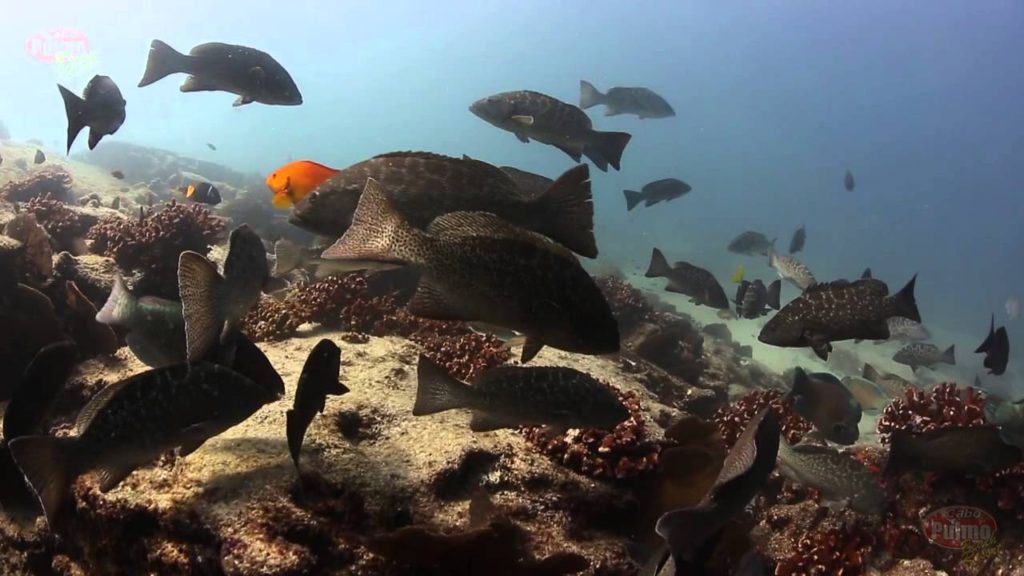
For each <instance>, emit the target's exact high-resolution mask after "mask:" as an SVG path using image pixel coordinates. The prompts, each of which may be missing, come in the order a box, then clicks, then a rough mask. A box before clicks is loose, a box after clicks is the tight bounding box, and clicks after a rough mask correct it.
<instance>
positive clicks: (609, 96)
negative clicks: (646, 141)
mask: <svg viewBox="0 0 1024 576" xmlns="http://www.w3.org/2000/svg"><path fill="white" fill-rule="evenodd" d="M602 104H603V105H604V107H605V108H604V115H605V116H617V115H619V114H635V115H636V116H638V117H639V118H640V119H641V120H643V119H644V118H669V117H671V116H675V115H676V112H675V110H673V109H672V106H671V105H669V103H668V102H666V101H665V99H664V98H662V97H661V96H659V95H658V94H656V93H655V92H654V91H653V90H651V89H650V88H639V87H630V86H616V87H614V88H609V89H608V92H605V93H603V94H602V93H601V91H600V90H598V89H597V88H595V87H594V85H593V84H591V83H590V82H587V81H586V80H580V108H582V109H584V110H586V109H588V108H592V107H594V106H600V105H602Z"/></svg>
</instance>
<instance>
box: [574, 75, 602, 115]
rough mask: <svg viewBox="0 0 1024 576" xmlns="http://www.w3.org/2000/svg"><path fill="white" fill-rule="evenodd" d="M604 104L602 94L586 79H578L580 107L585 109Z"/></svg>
mask: <svg viewBox="0 0 1024 576" xmlns="http://www.w3.org/2000/svg"><path fill="white" fill-rule="evenodd" d="M601 104H604V94H602V93H601V91H600V90H598V89H597V88H595V87H594V85H593V84H591V83H590V82H587V81H586V80H580V108H582V109H584V110H586V109H587V108H593V107H594V106H599V105H601Z"/></svg>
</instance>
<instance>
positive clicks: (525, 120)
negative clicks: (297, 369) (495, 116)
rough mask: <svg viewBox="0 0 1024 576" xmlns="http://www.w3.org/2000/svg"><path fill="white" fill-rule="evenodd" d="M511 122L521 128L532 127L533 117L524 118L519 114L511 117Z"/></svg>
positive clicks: (524, 116)
mask: <svg viewBox="0 0 1024 576" xmlns="http://www.w3.org/2000/svg"><path fill="white" fill-rule="evenodd" d="M512 121H513V122H515V123H516V124H521V125H523V126H533V116H526V115H521V114H520V115H516V116H513V117H512Z"/></svg>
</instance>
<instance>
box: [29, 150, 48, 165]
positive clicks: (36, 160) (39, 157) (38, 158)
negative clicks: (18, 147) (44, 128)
mask: <svg viewBox="0 0 1024 576" xmlns="http://www.w3.org/2000/svg"><path fill="white" fill-rule="evenodd" d="M43 162H46V154H43V151H42V150H40V149H38V148H36V155H35V156H34V157H33V158H32V163H33V164H42V163H43Z"/></svg>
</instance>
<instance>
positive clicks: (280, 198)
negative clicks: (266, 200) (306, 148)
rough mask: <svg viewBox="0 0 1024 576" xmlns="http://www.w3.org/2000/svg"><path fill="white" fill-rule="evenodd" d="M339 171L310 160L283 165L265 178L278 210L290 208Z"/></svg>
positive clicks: (339, 171)
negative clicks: (272, 192)
mask: <svg viewBox="0 0 1024 576" xmlns="http://www.w3.org/2000/svg"><path fill="white" fill-rule="evenodd" d="M340 173H341V170H335V169H334V168H329V167H327V166H324V165H323V164H317V163H316V162H313V161H310V160H299V161H297V162H292V163H291V164H285V165H284V166H281V167H280V168H278V169H277V170H274V172H272V173H271V174H270V176H267V186H269V187H270V189H271V190H273V191H274V199H273V200H272V202H273V203H274V206H277V207H278V208H291V207H292V205H293V204H295V203H296V202H298V201H299V200H302V199H303V198H305V197H306V194H309V193H310V192H312V191H313V189H314V188H316V187H317V186H319V185H320V184H322V183H323V182H324V180H327V179H328V178H330V177H331V176H334V175H335V174H340Z"/></svg>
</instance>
